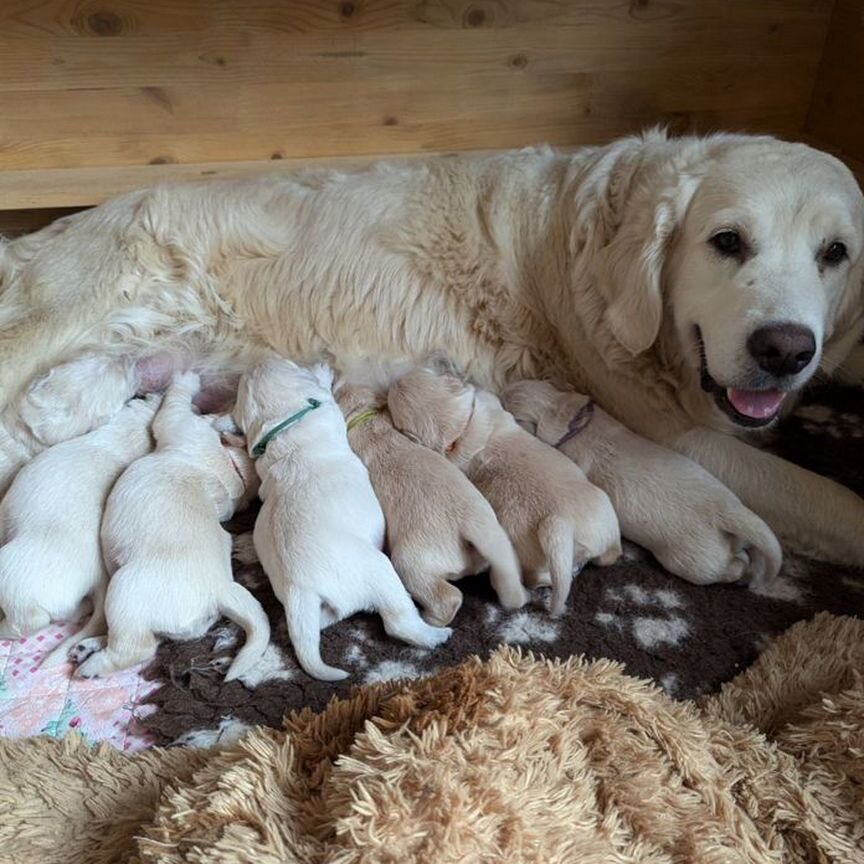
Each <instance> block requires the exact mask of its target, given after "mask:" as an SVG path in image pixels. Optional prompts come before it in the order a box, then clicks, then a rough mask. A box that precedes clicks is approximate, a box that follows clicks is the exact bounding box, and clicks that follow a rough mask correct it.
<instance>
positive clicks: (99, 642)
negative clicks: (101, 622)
mask: <svg viewBox="0 0 864 864" xmlns="http://www.w3.org/2000/svg"><path fill="white" fill-rule="evenodd" d="M104 647H105V637H104V636H91V637H90V638H89V639H82V640H81V641H80V642H79V643H78V644H77V645H74V646H73V647H72V648H70V649H69V659H70V660H71V661H72V662H73V663H74V664H75V665H76V666H80V665H81V664H82V663H83V662H84V661H85V660H87V658H88V657H92V656H93V655H94V654H95V653H96V652H97V651H101V650H102V649H103V648H104Z"/></svg>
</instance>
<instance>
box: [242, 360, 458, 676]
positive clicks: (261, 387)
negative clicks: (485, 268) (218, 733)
mask: <svg viewBox="0 0 864 864" xmlns="http://www.w3.org/2000/svg"><path fill="white" fill-rule="evenodd" d="M332 381H333V374H332V372H331V371H330V370H329V369H328V368H327V367H326V366H321V365H317V366H314V367H312V369H303V368H301V367H299V366H297V365H295V364H294V363H291V362H290V361H289V360H283V359H282V358H279V357H275V356H274V357H271V358H269V359H267V360H265V361H264V362H262V363H260V364H259V365H258V366H256V367H255V368H254V369H253V370H252V371H250V372H249V373H248V374H246V375H244V376H243V377H242V378H241V380H240V387H239V390H238V393H237V406H236V408H235V414H234V416H235V418H236V420H237V421H238V423H239V424H240V426H241V428H242V429H243V431H244V432H245V433H246V438H247V441H248V444H249V452H250V454H251V455H253V456H255V457H257V459H258V461H257V463H256V465H257V468H258V473H259V475H260V477H261V499H262V500H263V502H264V504H263V506H262V507H261V512H260V513H259V515H258V519H257V520H256V522H255V530H254V533H253V540H254V543H255V549H256V551H257V552H258V557H259V559H260V561H261V565H262V567H263V568H264V571H265V572H266V573H267V576H268V577H269V578H270V584H271V585H272V586H273V591H274V593H275V594H276V596H277V597H278V598H279V600H280V601H281V602H282V604H283V606H284V607H285V615H286V618H287V622H288V635H289V636H290V638H291V643H292V644H293V646H294V651H295V653H296V655H297V659H298V661H299V662H300V665H301V666H302V667H303V669H304V670H305V671H306V672H307V673H308V674H309V675H312V676H313V677H315V678H319V679H321V680H323V681H337V680H339V679H342V678H345V677H347V673H346V672H344V671H343V670H341V669H335V668H333V667H332V666H328V665H327V664H326V663H324V661H323V660H322V659H321V647H320V634H321V630H322V629H323V628H324V627H327V626H329V625H330V624H333V623H335V622H336V621H339V620H341V619H342V618H347V617H348V616H350V615H353V614H355V613H356V612H362V611H366V612H372V611H377V612H378V613H379V614H380V615H381V618H382V620H383V622H384V629H385V630H386V631H387V633H389V634H390V635H391V636H395V637H397V638H399V639H402V640H404V641H405V642H408V643H410V644H412V645H419V646H421V647H423V648H433V647H435V646H436V645H440V644H441V643H442V642H445V641H446V640H447V639H448V638H449V637H450V632H451V631H450V630H449V629H448V628H440V627H432V626H430V625H429V624H427V623H426V622H424V621H423V619H422V618H421V617H420V614H419V613H418V611H417V608H416V607H415V606H414V604H413V603H412V602H411V598H410V597H409V596H408V594H407V592H406V591H405V588H404V586H403V585H402V583H401V582H400V581H399V577H398V576H397V575H396V572H395V570H394V569H393V566H392V565H391V563H390V561H389V560H388V559H387V556H386V555H384V553H383V552H382V551H381V550H382V548H383V545H384V514H383V513H382V512H381V505H380V504H379V503H378V499H377V498H376V497H375V492H374V491H373V489H372V485H371V483H370V482H369V474H368V472H367V471H366V468H365V467H364V466H363V463H362V462H361V461H360V460H359V459H358V458H357V456H356V455H355V454H354V453H352V452H351V448H350V446H349V445H348V434H347V431H346V427H345V420H344V419H343V417H342V413H341V412H340V410H339V406H338V405H337V404H336V402H335V400H334V398H333V394H332V392H331V385H332Z"/></svg>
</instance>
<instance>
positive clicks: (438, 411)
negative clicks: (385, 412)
mask: <svg viewBox="0 0 864 864" xmlns="http://www.w3.org/2000/svg"><path fill="white" fill-rule="evenodd" d="M474 399H475V390H474V388H473V387H472V386H471V385H470V384H466V383H465V382H464V381H462V379H461V378H458V377H457V376H455V375H437V374H436V373H435V372H433V371H432V370H430V369H415V370H414V371H413V372H409V373H408V374H407V375H405V376H404V377H403V378H401V379H400V380H399V381H398V382H397V383H396V384H394V385H393V386H392V387H391V388H390V392H389V393H388V394H387V405H388V408H389V410H390V416H391V417H392V419H393V425H394V426H395V427H396V428H397V429H398V430H399V431H400V432H402V433H403V434H404V435H406V436H407V437H409V438H411V439H412V440H414V441H417V442H418V443H420V444H423V445H424V446H425V447H429V448H430V449H432V450H435V451H437V452H438V453H446V452H447V451H448V450H450V448H452V447H453V445H454V443H455V442H456V441H457V440H458V439H459V438H460V437H461V436H462V435H463V434H464V432H465V429H466V427H467V426H468V422H469V420H470V419H471V413H472V410H473V408H474Z"/></svg>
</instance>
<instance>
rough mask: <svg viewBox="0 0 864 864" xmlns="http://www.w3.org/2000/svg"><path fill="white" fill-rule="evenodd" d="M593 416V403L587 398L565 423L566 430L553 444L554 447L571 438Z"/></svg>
mask: <svg viewBox="0 0 864 864" xmlns="http://www.w3.org/2000/svg"><path fill="white" fill-rule="evenodd" d="M593 416H594V403H593V402H592V401H591V400H590V399H589V400H588V401H587V402H586V403H585V404H584V405H583V406H582V407H581V408H580V409H579V410H578V411H577V412H576V413H575V414H574V415H573V417H572V418H571V420H570V422H569V423H568V424H567V431H566V432H565V433H564V434H563V435H562V436H561V440H560V441H558V443H557V444H556V445H555V447H556V448H558V447H561V446H562V445H564V444H566V443H567V442H568V441H569V440H570V439H571V438H575V437H576V436H577V435H578V434H579V433H580V432H581V431H582V430H583V429H584V428H585V427H586V426H587V425H588V424H589V423H590V422H591V418H592V417H593Z"/></svg>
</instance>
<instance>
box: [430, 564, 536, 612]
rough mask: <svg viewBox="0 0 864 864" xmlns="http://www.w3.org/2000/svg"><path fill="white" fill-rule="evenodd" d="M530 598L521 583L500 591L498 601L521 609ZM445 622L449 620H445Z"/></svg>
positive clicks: (508, 607) (503, 604)
mask: <svg viewBox="0 0 864 864" xmlns="http://www.w3.org/2000/svg"><path fill="white" fill-rule="evenodd" d="M548 575H549V574H547V576H548ZM535 584H537V585H539V584H541V583H539V582H535ZM548 584H550V585H551V584H552V578H551V576H550V577H549V582H548ZM530 599H531V595H530V594H529V593H528V592H527V591H526V590H525V589H524V588H523V587H522V586H521V585H514V586H512V587H511V586H508V587H507V589H506V590H502V591H500V592H499V593H498V602H499V603H500V604H501V605H502V606H503V607H504V608H505V609H521V608H522V607H523V606H524V605H525V604H526V603H527V602H528V601H529V600H530ZM444 623H445V624H446V623H449V622H446V621H445V622H444Z"/></svg>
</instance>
